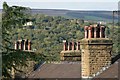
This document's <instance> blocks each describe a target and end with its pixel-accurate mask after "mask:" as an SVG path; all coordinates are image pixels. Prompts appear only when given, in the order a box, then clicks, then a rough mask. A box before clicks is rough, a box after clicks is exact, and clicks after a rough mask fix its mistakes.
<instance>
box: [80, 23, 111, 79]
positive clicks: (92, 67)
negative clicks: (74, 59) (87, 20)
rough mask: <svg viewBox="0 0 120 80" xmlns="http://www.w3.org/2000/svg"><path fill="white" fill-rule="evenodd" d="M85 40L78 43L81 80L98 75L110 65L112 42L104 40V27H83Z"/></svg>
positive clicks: (107, 39)
mask: <svg viewBox="0 0 120 80" xmlns="http://www.w3.org/2000/svg"><path fill="white" fill-rule="evenodd" d="M84 30H85V38H84V39H82V40H81V41H80V48H81V56H82V57H81V62H82V72H81V74H82V78H89V77H94V76H96V75H98V74H99V73H100V72H101V71H103V68H104V69H106V68H108V67H109V66H110V64H111V51H112V44H113V43H112V40H111V39H109V38H105V26H100V25H90V26H85V27H84Z"/></svg>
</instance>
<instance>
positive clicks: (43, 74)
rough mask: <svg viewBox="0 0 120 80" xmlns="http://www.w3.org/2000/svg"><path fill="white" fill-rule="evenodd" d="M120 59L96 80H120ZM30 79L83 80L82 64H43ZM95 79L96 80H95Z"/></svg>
mask: <svg viewBox="0 0 120 80" xmlns="http://www.w3.org/2000/svg"><path fill="white" fill-rule="evenodd" d="M119 68H120V59H118V60H117V61H116V62H115V63H114V64H112V65H111V66H110V67H109V68H108V69H106V70H105V71H103V72H102V73H101V74H99V75H98V76H96V77H95V78H97V79H98V78H99V79H100V78H101V79H102V78H118V77H119V79H120V73H119V72H120V69H119ZM28 78H81V63H80V62H76V63H73V62H72V63H66V62H64V63H62V64H53V63H49V64H43V65H42V66H41V67H39V68H38V69H37V70H36V71H34V72H33V73H31V74H30V75H29V77H28ZM95 78H94V79H95Z"/></svg>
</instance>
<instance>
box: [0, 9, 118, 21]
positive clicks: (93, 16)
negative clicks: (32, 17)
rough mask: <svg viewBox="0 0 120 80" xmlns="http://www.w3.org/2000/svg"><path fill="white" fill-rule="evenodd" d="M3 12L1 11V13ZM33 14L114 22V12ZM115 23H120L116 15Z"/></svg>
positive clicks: (35, 11)
mask: <svg viewBox="0 0 120 80" xmlns="http://www.w3.org/2000/svg"><path fill="white" fill-rule="evenodd" d="M1 12H2V10H1V9H0V13H1ZM31 13H32V14H45V15H48V16H63V17H65V18H68V19H78V18H79V19H83V20H90V21H91V20H92V21H106V22H112V21H113V13H112V11H80V10H62V9H31ZM115 21H116V22H117V21H118V17H117V14H115Z"/></svg>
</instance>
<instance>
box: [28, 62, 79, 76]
mask: <svg viewBox="0 0 120 80" xmlns="http://www.w3.org/2000/svg"><path fill="white" fill-rule="evenodd" d="M80 69H81V66H80V62H78V63H67V62H65V63H62V64H50V63H48V64H43V65H42V66H41V67H40V68H39V69H37V70H36V71H34V72H33V73H32V74H31V75H30V76H29V78H80V75H81V74H80V73H81V70H80Z"/></svg>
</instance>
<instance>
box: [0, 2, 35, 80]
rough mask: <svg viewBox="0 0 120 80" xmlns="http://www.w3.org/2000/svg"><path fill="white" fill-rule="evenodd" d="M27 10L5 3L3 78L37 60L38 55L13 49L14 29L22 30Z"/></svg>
mask: <svg viewBox="0 0 120 80" xmlns="http://www.w3.org/2000/svg"><path fill="white" fill-rule="evenodd" d="M26 10H27V8H25V7H20V6H12V7H10V6H8V5H7V3H6V2H4V3H3V14H2V45H1V46H2V76H3V78H10V77H11V76H12V75H11V70H12V68H14V69H15V70H16V71H19V70H17V69H16V67H17V66H27V65H26V61H27V60H35V59H36V54H34V55H33V54H32V53H30V52H24V51H21V50H14V49H13V41H14V40H13V39H12V38H13V36H14V34H13V33H12V31H13V29H15V28H17V29H18V28H21V27H22V25H23V23H24V20H25V19H26V14H27V13H25V11H26Z"/></svg>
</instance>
